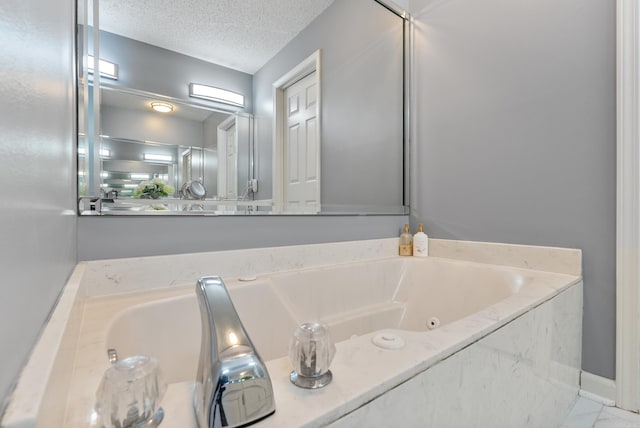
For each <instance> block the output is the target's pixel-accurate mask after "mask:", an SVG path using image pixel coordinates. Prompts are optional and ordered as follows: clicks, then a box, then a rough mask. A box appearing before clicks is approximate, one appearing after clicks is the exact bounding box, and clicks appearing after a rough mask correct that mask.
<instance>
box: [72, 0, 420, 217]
mask: <svg viewBox="0 0 640 428" xmlns="http://www.w3.org/2000/svg"><path fill="white" fill-rule="evenodd" d="M138 3H139V2H138V1H135V0H130V1H128V2H126V5H125V6H126V7H123V5H122V2H121V1H120V2H114V1H113V0H101V1H100V4H99V8H100V13H99V14H98V16H99V18H100V19H99V20H98V21H95V19H96V18H97V17H98V16H92V15H91V14H88V13H87V14H86V16H84V17H81V18H82V19H80V18H79V22H88V25H81V27H80V28H81V31H79V33H80V43H79V46H80V47H81V52H80V54H81V55H79V58H81V59H83V61H80V62H81V64H80V65H81V67H79V69H80V70H79V75H80V78H79V103H80V106H79V109H80V110H82V111H81V113H80V114H79V122H80V123H79V138H78V141H79V147H78V166H79V177H78V189H79V201H80V212H81V214H91V215H95V214H105V215H115V214H138V215H139V214H145V215H148V214H168V213H171V214H201V213H203V214H214V215H215V214H233V215H236V214H337V213H340V214H343V213H347V214H351V213H353V214H371V213H373V214H404V213H405V212H406V210H407V208H406V204H405V200H406V195H407V193H408V189H407V186H406V182H407V180H406V176H407V171H405V169H404V165H405V164H408V150H406V143H405V138H404V135H405V128H406V123H405V111H404V110H405V109H404V106H405V103H406V100H405V99H404V93H405V91H404V89H405V81H404V72H405V68H404V64H405V60H406V58H405V55H404V51H405V30H406V25H407V23H406V21H405V19H403V18H402V17H401V16H399V15H398V13H396V12H394V11H392V10H390V9H389V8H388V7H386V6H383V5H381V4H380V3H379V2H377V1H374V0H335V1H322V2H320V1H317V0H314V2H310V4H311V3H313V7H311V10H309V11H308V13H307V14H306V15H305V14H301V13H300V12H295V11H293V12H292V11H291V10H289V11H288V12H285V11H284V10H279V9H277V8H276V7H275V6H274V5H269V7H270V9H269V14H268V15H269V16H270V17H271V18H270V19H272V20H273V21H274V22H273V23H272V24H270V26H269V25H266V26H265V28H254V29H253V30H254V32H255V33H256V34H253V36H255V38H257V40H258V41H256V40H254V39H253V38H250V37H249V35H250V34H247V31H248V29H246V28H245V29H244V30H243V31H240V33H241V34H235V33H237V32H238V31H239V30H240V29H242V28H244V27H243V26H242V25H241V24H238V25H237V26H235V27H233V26H232V27H233V28H231V27H229V28H226V30H224V28H225V27H224V26H221V24H220V22H222V21H216V20H215V19H212V20H211V21H210V22H203V20H202V19H199V20H196V19H195V18H194V17H193V16H192V15H193V11H190V12H185V13H182V12H183V11H182V10H180V9H175V8H180V7H182V8H184V5H182V6H180V5H178V4H174V3H175V2H172V3H171V2H169V3H167V4H166V5H164V6H162V5H158V8H159V11H157V12H153V13H149V12H148V11H143V10H142V9H141V7H142V6H143V5H141V4H138ZM160 3H163V2H160ZM206 3H207V4H208V6H203V7H213V10H214V12H207V11H200V14H201V15H203V16H208V15H207V13H214V15H211V16H215V13H217V12H216V11H215V7H214V6H215V4H217V3H219V2H217V1H212V2H206ZM209 3H210V4H209ZM262 3H265V4H266V3H270V2H262ZM284 3H287V2H286V1H285V2H284ZM295 3H296V5H298V6H300V3H301V2H300V0H296V1H295ZM302 3H304V2H302ZM116 4H117V5H116ZM163 4H164V3H163ZM90 6H91V5H90V4H89V5H88V9H91V7H90ZM116 6H117V7H116ZM272 6H273V7H272ZM289 6H291V4H289ZM169 7H171V8H173V9H172V10H171V11H169V9H167V8H169ZM262 7H266V5H262ZM285 9H286V7H285ZM80 10H82V8H80ZM125 11H126V14H127V17H123V16H121V15H122V13H123V12H125ZM252 13H254V14H255V13H257V14H258V15H247V14H245V13H242V14H240V15H241V16H239V17H236V18H238V19H243V20H245V21H246V22H258V21H259V22H262V21H261V19H260V18H259V16H260V13H262V14H264V13H265V12H264V11H262V12H261V11H260V10H254V11H252ZM286 13H290V14H291V13H294V14H296V13H297V14H298V15H304V17H303V18H304V19H303V18H301V17H298V18H297V21H299V22H297V21H296V22H295V25H298V26H300V28H299V29H298V28H293V29H292V30H291V31H290V33H291V34H289V33H287V32H286V31H281V32H282V33H287V35H286V37H284V39H283V40H284V41H283V40H278V41H277V42H273V43H272V44H271V45H270V46H268V47H267V46H266V45H267V44H269V43H268V42H269V41H270V40H266V41H265V40H264V37H266V35H267V34H270V33H269V31H274V32H276V33H278V31H276V30H277V26H278V25H281V23H278V19H284V18H286ZM175 14H179V16H181V17H182V18H180V19H178V21H180V22H179V23H177V24H175V28H174V30H175V31H174V33H173V36H172V37H171V43H174V44H171V43H169V42H167V40H163V37H162V34H160V35H159V34H151V35H150V34H149V33H148V32H146V33H145V31H144V30H145V26H146V25H149V27H151V28H153V29H154V30H155V33H158V28H160V27H162V26H159V25H157V21H158V19H160V18H161V17H162V19H164V18H165V15H169V16H173V17H174V18H175V16H178V15H175ZM223 15H224V14H223ZM232 15H233V16H235V15H238V14H232ZM298 15H296V16H298ZM225 16H226V15H225ZM251 16H253V17H251ZM256 16H258V17H256ZM274 16H277V17H278V18H273V17H274ZM150 17H152V18H154V19H155V21H156V22H151V23H150V24H147V23H148V22H149V20H150ZM225 19H231V18H229V17H228V16H227V18H225ZM234 19H235V18H234ZM189 20H191V22H189ZM256 20H257V21H256ZM151 21H153V19H151ZM128 22H135V23H136V25H131V24H127V23H128ZM354 22H357V24H358V25H353V24H354ZM96 23H97V24H98V25H97V26H96V25H95V24H96ZM92 24H93V25H92ZM180 25H187V26H188V28H190V31H183V32H180ZM292 26H294V25H293V24H292ZM266 27H268V28H266ZM97 28H99V31H94V30H95V29H97ZM165 30H166V28H165ZM183 30H184V28H183ZM223 30H224V31H227V32H231V33H234V32H235V33H234V35H235V37H236V38H237V37H240V39H242V40H244V42H243V43H241V42H238V41H235V42H233V43H236V44H237V43H241V45H238V46H237V48H234V49H231V50H232V51H233V54H230V53H228V52H229V46H228V44H229V43H230V42H229V40H231V39H233V37H231V36H229V37H228V40H227V42H228V43H227V42H221V41H219V40H218V41H209V44H207V43H204V44H203V43H198V40H197V39H199V38H204V37H200V36H202V34H209V33H212V32H215V33H216V34H217V36H219V37H222V38H225V36H224V34H223V32H224V31H223ZM178 34H179V35H180V36H179V37H178ZM279 36H282V35H279ZM261 37H262V39H260V38H261ZM274 38H275V37H274ZM205 39H206V38H205ZM207 40H208V39H207ZM260 40H262V41H260ZM180 44H181V45H180ZM212 44H213V45H212ZM222 44H224V49H222V48H221V49H213V47H214V46H221V45H222ZM242 44H244V45H247V46H250V47H251V48H254V49H255V48H256V47H258V48H259V47H260V46H263V49H262V50H263V51H264V52H262V51H261V55H263V56H264V55H267V57H266V59H260V60H259V61H258V62H257V63H256V58H255V57H256V55H257V54H256V53H255V52H254V54H253V56H251V55H248V56H247V57H245V58H243V57H242V56H241V55H240V54H239V53H240V52H242V50H243V46H242ZM178 45H180V46H178ZM205 45H206V46H205ZM179 49H180V50H182V52H179V51H178V50H179ZM224 52H227V53H226V54H224ZM96 53H97V55H96ZM91 57H98V58H100V60H101V61H102V62H101V63H100V65H99V71H100V73H98V72H97V71H95V70H90V69H87V68H89V67H86V65H87V64H89V65H90V64H91ZM214 61H215V62H214ZM83 67H84V68H83Z"/></svg>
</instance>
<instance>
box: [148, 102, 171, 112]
mask: <svg viewBox="0 0 640 428" xmlns="http://www.w3.org/2000/svg"><path fill="white" fill-rule="evenodd" d="M151 108H152V109H154V110H155V111H157V112H160V113H171V112H172V111H173V105H171V104H169V103H161V102H159V101H154V102H152V103H151Z"/></svg>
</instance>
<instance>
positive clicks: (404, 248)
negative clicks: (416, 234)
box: [399, 224, 413, 256]
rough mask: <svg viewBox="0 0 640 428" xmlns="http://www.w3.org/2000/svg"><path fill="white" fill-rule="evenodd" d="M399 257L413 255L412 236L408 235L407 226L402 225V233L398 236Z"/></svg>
mask: <svg viewBox="0 0 640 428" xmlns="http://www.w3.org/2000/svg"><path fill="white" fill-rule="evenodd" d="M399 253H400V255H401V256H412V255H413V236H411V234H410V233H409V225H408V224H405V225H404V231H403V232H402V234H400V249H399Z"/></svg>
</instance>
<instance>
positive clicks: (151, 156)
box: [143, 153, 173, 162]
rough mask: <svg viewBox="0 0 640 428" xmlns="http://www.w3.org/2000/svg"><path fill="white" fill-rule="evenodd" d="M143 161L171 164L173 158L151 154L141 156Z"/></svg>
mask: <svg viewBox="0 0 640 428" xmlns="http://www.w3.org/2000/svg"><path fill="white" fill-rule="evenodd" d="M143 159H144V160H150V161H162V162H171V161H172V160H173V157H172V156H169V155H156V154H153V153H145V154H144V155H143Z"/></svg>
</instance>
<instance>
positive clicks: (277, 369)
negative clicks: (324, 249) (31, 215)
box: [3, 240, 582, 428]
mask: <svg viewBox="0 0 640 428" xmlns="http://www.w3.org/2000/svg"><path fill="white" fill-rule="evenodd" d="M390 242H393V247H391V246H389V248H390V249H393V251H394V252H395V248H394V247H395V240H393V241H391V240H390ZM430 244H431V245H432V253H435V254H436V255H437V254H442V255H445V256H447V257H433V256H431V257H427V258H424V259H422V258H420V259H419V258H410V257H409V258H407V257H398V256H384V257H379V256H378V254H373V255H372V256H373V257H369V258H367V259H366V260H360V261H358V260H355V261H352V262H348V263H331V264H329V265H327V266H315V267H311V268H293V269H292V268H289V269H282V268H281V267H282V266H280V267H279V268H278V269H276V270H275V271H271V272H265V273H262V274H258V275H256V276H255V277H254V276H253V275H249V276H248V277H247V275H244V271H241V270H239V269H236V271H235V272H234V274H225V272H224V268H223V266H228V259H226V258H224V257H227V256H224V257H222V256H221V257H222V258H219V259H216V260H217V261H216V262H215V263H212V262H211V259H209V260H208V262H207V263H202V264H201V266H200V267H199V268H198V269H199V270H198V271H196V270H195V269H194V268H192V267H191V266H190V267H188V269H187V268H186V267H185V268H184V272H185V274H184V275H183V274H182V273H176V272H175V267H172V268H171V269H174V271H172V272H171V273H169V271H161V272H156V275H155V277H153V280H150V281H148V284H146V285H145V286H144V287H142V288H141V289H140V287H138V288H136V287H137V286H131V287H132V288H126V287H127V286H126V284H127V283H134V282H136V281H134V280H131V278H137V276H136V275H138V273H136V271H137V270H139V271H140V272H142V271H144V270H145V269H144V268H143V267H144V266H143V265H144V263H147V261H146V260H142V259H138V260H135V262H134V261H133V260H130V261H128V262H127V264H126V268H125V267H123V270H122V272H126V273H127V275H130V277H131V278H129V279H127V278H126V277H125V276H126V275H125V274H122V273H119V274H114V273H112V272H111V271H110V273H109V274H104V275H103V274H102V273H100V275H101V276H102V275H103V276H104V278H106V279H107V280H108V281H109V285H110V286H111V288H114V287H120V288H121V289H120V290H119V291H120V292H116V293H105V294H103V295H100V292H99V290H98V289H97V288H96V289H94V290H93V291H91V293H93V295H89V296H80V297H76V300H78V299H79V300H80V301H81V302H82V304H81V305H78V304H75V306H74V307H76V309H77V308H80V309H78V311H79V312H80V314H76V317H77V318H79V319H80V320H81V321H79V322H76V323H74V324H73V325H75V326H76V327H75V328H76V329H77V331H75V332H74V334H73V337H75V338H76V339H75V341H74V342H73V343H72V344H69V345H68V346H66V348H67V351H68V350H69V349H71V352H72V353H71V354H66V355H73V364H72V367H71V369H70V370H69V371H68V372H66V377H65V378H64V382H66V383H65V393H64V394H59V395H60V397H57V398H52V399H50V400H49V404H47V403H46V401H47V400H46V399H44V400H43V401H44V402H45V403H44V404H43V405H42V406H41V407H42V408H44V409H45V410H46V409H48V408H52V407H55V406H53V404H54V402H55V403H56V404H57V405H58V406H60V405H62V407H63V408H64V412H61V413H62V414H60V412H58V413H57V414H54V413H52V415H53V416H48V417H46V418H43V417H38V418H37V419H38V422H37V423H34V424H33V425H29V424H25V425H16V426H38V427H41V426H42V427H46V426H65V427H68V428H75V427H86V426H88V425H91V426H95V420H93V419H92V408H93V404H94V402H95V391H96V389H97V387H98V384H99V382H100V379H101V377H102V374H103V373H104V370H106V369H107V368H108V366H109V362H108V358H107V349H109V348H114V349H116V350H117V353H118V356H119V357H120V358H123V357H126V356H129V355H137V354H145V355H153V356H154V357H156V358H157V359H158V360H159V362H160V366H161V369H162V371H163V375H164V378H165V380H166V381H167V383H168V385H169V387H168V390H167V393H166V396H165V397H164V399H163V402H162V406H163V408H164V410H165V420H164V422H163V423H162V425H161V426H163V427H179V428H189V427H196V424H195V418H194V415H193V410H192V393H193V385H194V379H195V376H196V370H197V365H198V356H199V351H200V314H199V308H198V304H197V301H196V297H195V281H196V280H197V278H198V275H200V276H202V274H204V275H207V274H209V275H216V274H220V273H221V271H222V275H221V276H222V278H223V280H224V281H225V284H226V285H227V288H228V290H229V293H230V295H231V298H232V300H233V303H234V306H235V307H236V310H237V311H238V313H239V315H240V318H241V320H242V322H243V324H244V326H245V328H246V330H247V332H248V334H249V336H250V337H251V339H252V341H253V343H254V345H255V347H256V349H257V350H258V352H259V353H260V355H261V357H262V358H263V360H265V361H266V365H267V368H268V371H269V374H270V376H271V379H272V382H273V388H274V396H275V400H276V412H275V414H274V415H272V416H270V417H268V418H266V419H264V420H262V421H261V422H259V423H257V424H256V425H255V426H256V427H258V428H263V427H279V428H280V427H317V426H328V425H330V426H334V427H363V426H367V427H388V426H395V425H399V426H407V427H424V426H434V427H438V428H446V427H452V428H460V427H474V428H476V427H479V428H483V427H487V428H499V427H505V428H507V427H509V428H511V427H526V426H529V427H543V426H544V427H545V428H546V427H554V426H558V427H559V426H560V425H561V424H562V421H563V420H564V418H565V416H566V415H567V414H568V412H569V410H570V409H571V407H572V405H573V403H574V401H575V399H576V396H577V393H578V388H579V374H580V364H581V322H582V279H581V277H580V275H579V271H580V263H579V260H580V254H579V251H577V250H566V251H574V252H575V253H570V254H569V253H563V252H560V253H557V252H555V253H554V251H556V250H555V249H546V250H545V251H546V252H544V251H542V250H540V254H547V256H549V257H547V256H544V257H542V258H541V259H539V260H542V259H545V257H547V258H548V259H549V260H551V262H546V261H545V262H539V260H538V259H536V258H535V257H528V258H527V259H526V260H524V262H522V261H521V262H519V263H513V262H512V261H509V260H507V259H509V257H511V258H513V257H514V256H513V254H514V253H518V252H519V251H522V249H521V248H518V246H506V247H504V248H503V247H500V248H497V249H496V248H493V247H491V246H486V244H485V246H482V247H478V248H480V251H475V250H474V251H472V253H473V254H471V255H470V253H469V248H474V249H477V248H476V247H475V245H477V244H468V245H467V246H465V247H464V248H465V251H462V252H461V251H460V248H458V247H455V248H454V247H453V246H452V245H454V244H449V243H447V245H449V246H450V250H451V251H448V252H447V251H444V250H442V251H440V252H439V251H438V242H437V240H433V241H432V242H431V243H430ZM385 245H386V244H385ZM455 245H457V244H455ZM527 248H529V247H527ZM487 249H490V250H491V251H492V252H493V251H496V250H498V253H500V254H501V256H500V257H499V259H500V260H503V262H504V263H505V264H511V266H509V265H499V264H495V263H488V262H487V260H486V254H487ZM264 251H265V252H264V254H265V257H271V258H276V259H277V258H278V257H281V260H286V262H282V263H292V264H293V265H296V264H301V263H298V262H292V261H291V260H290V259H291V258H292V257H291V254H292V253H287V251H289V250H285V249H283V250H276V251H272V252H271V253H269V250H268V249H267V250H264ZM278 251H281V252H282V254H280V253H279V252H278ZM527 251H528V250H527ZM536 251H537V250H536ZM298 253H300V251H299V250H298ZM274 254H275V255H274ZM278 254H280V255H278ZM518 254H519V253H518ZM566 254H569V255H570V259H571V260H572V263H573V265H572V266H571V268H569V269H564V268H562V269H560V268H557V266H556V265H557V260H562V259H563V257H565V256H566ZM165 257H166V256H165ZM216 257H218V256H216ZM243 257H247V256H246V254H245V255H244V256H243ZM518 257H520V255H518ZM536 257H537V256H536ZM293 258H295V257H293ZM534 259H536V260H538V261H535V260H534ZM166 260H168V259H166V258H165V259H158V260H155V261H154V262H153V263H155V265H154V266H156V267H157V269H161V266H162V265H163V263H160V261H163V262H166ZM171 260H172V261H173V262H174V263H173V265H172V266H175V265H176V264H177V265H179V264H180V263H176V261H180V260H182V261H184V259H171ZM545 260H546V259H545ZM243 261H246V259H243ZM114 264H116V263H115V262H113V261H109V262H105V263H104V266H108V268H109V269H113V266H114ZM212 265H216V266H220V268H219V269H215V268H214V269H211V266H212ZM240 265H243V266H244V265H246V263H239V264H238V266H240ZM514 265H516V266H514ZM532 265H533V266H532ZM123 266H125V265H124V264H123ZM149 266H150V265H149ZM252 266H253V267H252V269H253V270H254V271H255V270H257V268H256V266H257V265H256V264H255V263H254V264H253V265H252ZM292 267H295V266H292ZM532 267H534V268H535V269H532ZM207 269H210V270H207ZM545 269H546V270H545ZM195 273H197V274H198V275H196V276H194V277H193V278H192V281H188V282H185V281H180V282H178V281H179V280H178V279H177V278H178V277H180V278H182V277H184V276H190V275H194V274H195ZM152 276H153V275H152ZM243 276H244V277H245V278H242V279H245V280H244V281H242V280H240V278H241V277H243ZM96 278H97V276H93V277H92V276H91V275H88V274H87V273H86V272H85V273H84V280H83V281H84V283H83V284H84V285H83V287H84V288H85V292H86V290H91V287H96V286H95V284H93V282H96ZM154 281H155V282H156V284H155V285H154V284H153V282H154ZM162 281H165V282H163V283H162V284H160V282H162ZM81 288H82V287H81ZM78 294H81V293H78ZM61 304H64V298H63V301H62V302H61ZM72 312H73V311H72ZM54 315H55V314H54ZM72 318H73V317H72ZM54 319H55V316H54ZM306 321H319V322H322V323H325V324H327V325H328V326H329V329H330V332H331V335H332V338H333V339H334V341H335V342H336V348H337V352H336V356H335V359H334V361H333V363H332V366H331V370H332V372H333V381H332V383H331V384H329V385H328V386H327V387H325V388H323V389H320V390H303V389H300V388H297V387H296V386H294V385H293V384H291V382H290V381H289V373H290V371H291V364H290V363H289V360H288V358H287V357H286V355H287V349H288V344H289V339H290V337H291V335H292V333H293V331H294V330H295V328H296V327H297V326H298V325H299V324H300V323H302V322H306ZM67 330H69V326H67ZM381 336H382V337H383V340H380V338H381ZM387 340H388V341H392V342H393V345H394V346H385V345H386V344H387ZM398 344H403V346H401V347H400V348H399V349H392V348H394V347H396V348H397V346H396V345H398ZM64 348H65V346H61V348H60V349H62V350H64ZM61 352H62V351H59V352H58V354H60V353H61ZM34 353H37V350H36V351H34ZM60 359H62V360H63V361H64V358H60V355H59V356H58V358H57V359H56V361H58V360H60ZM54 371H55V370H54ZM58 382H61V381H58ZM64 382H62V383H64ZM49 384H52V381H50V382H49ZM50 390H51V386H49V387H48V388H47V391H50ZM50 395H51V394H50ZM45 396H46V394H45ZM52 400H53V401H52ZM40 413H42V411H40ZM47 420H48V421H49V422H48V423H47ZM52 420H54V421H59V422H56V423H51V422H50V421H52ZM41 421H42V422H41ZM3 426H5V425H3ZM6 426H9V427H11V426H12V425H11V424H10V423H9V424H7V425H6Z"/></svg>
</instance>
